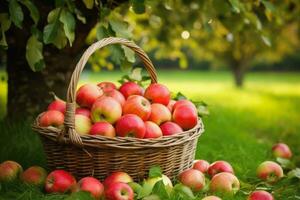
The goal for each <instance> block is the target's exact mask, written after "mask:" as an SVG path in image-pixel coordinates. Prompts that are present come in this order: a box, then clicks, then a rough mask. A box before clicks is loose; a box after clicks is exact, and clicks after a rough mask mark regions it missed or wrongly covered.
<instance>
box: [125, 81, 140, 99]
mask: <svg viewBox="0 0 300 200" xmlns="http://www.w3.org/2000/svg"><path fill="white" fill-rule="evenodd" d="M119 91H120V92H121V93H122V94H123V96H124V97H125V99H127V98H128V97H129V96H131V95H143V88H142V87H141V86H139V85H138V84H136V83H134V82H125V83H123V84H122V85H121V87H120V88H119Z"/></svg>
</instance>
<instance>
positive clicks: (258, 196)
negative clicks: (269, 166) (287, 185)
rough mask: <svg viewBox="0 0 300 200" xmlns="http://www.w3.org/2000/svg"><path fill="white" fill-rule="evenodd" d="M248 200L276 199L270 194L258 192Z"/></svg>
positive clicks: (253, 193) (252, 194)
mask: <svg viewBox="0 0 300 200" xmlns="http://www.w3.org/2000/svg"><path fill="white" fill-rule="evenodd" d="M247 200H274V197H273V196H272V195H271V194H270V193H269V192H266V191H263V190H257V191H254V192H252V193H251V194H250V195H249V197H248V199H247Z"/></svg>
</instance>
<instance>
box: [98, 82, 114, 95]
mask: <svg viewBox="0 0 300 200" xmlns="http://www.w3.org/2000/svg"><path fill="white" fill-rule="evenodd" d="M97 86H98V87H99V88H101V90H102V91H103V92H109V91H112V90H115V89H117V86H116V85H115V84H114V83H112V82H109V81H104V82H101V83H98V84H97Z"/></svg>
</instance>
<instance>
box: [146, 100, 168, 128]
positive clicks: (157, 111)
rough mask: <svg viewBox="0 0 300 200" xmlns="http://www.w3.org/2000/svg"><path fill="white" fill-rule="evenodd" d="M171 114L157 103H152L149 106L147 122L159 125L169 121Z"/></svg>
mask: <svg viewBox="0 0 300 200" xmlns="http://www.w3.org/2000/svg"><path fill="white" fill-rule="evenodd" d="M171 118H172V114H171V112H170V110H169V109H168V108H167V107H166V106H164V105H162V104H159V103H154V104H152V105H151V114H150V117H149V119H148V120H149V121H153V122H154V123H156V124H157V125H160V124H162V123H164V122H167V121H171Z"/></svg>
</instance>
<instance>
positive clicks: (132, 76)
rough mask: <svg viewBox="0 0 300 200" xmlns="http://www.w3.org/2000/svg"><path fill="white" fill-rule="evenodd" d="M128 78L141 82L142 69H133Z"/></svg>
mask: <svg viewBox="0 0 300 200" xmlns="http://www.w3.org/2000/svg"><path fill="white" fill-rule="evenodd" d="M129 78H130V79H131V80H134V81H141V80H142V68H135V69H133V70H132V72H131V74H130V75H129ZM150 170H151V169H150Z"/></svg>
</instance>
